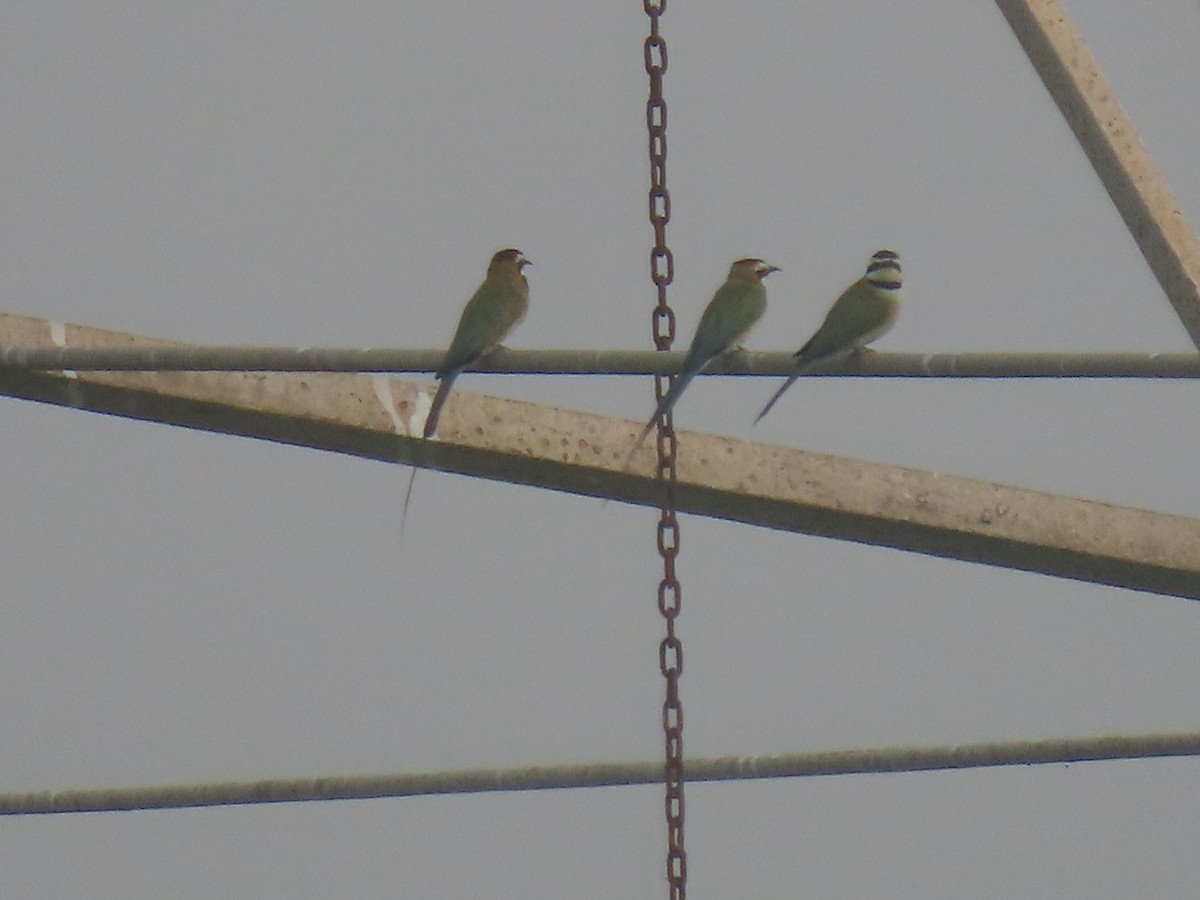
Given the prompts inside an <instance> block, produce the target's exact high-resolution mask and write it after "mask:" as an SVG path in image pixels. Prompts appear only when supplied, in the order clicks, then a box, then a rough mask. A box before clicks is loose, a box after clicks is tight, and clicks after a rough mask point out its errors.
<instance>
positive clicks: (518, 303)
mask: <svg viewBox="0 0 1200 900" xmlns="http://www.w3.org/2000/svg"><path fill="white" fill-rule="evenodd" d="M528 265H532V263H530V261H529V260H527V259H526V258H525V257H524V255H523V254H522V253H521V251H520V250H514V249H512V248H511V247H510V248H509V249H507V250H501V251H500V252H499V253H497V254H496V255H495V256H493V257H492V261H491V263H489V264H488V270H487V277H486V278H484V279H483V284H481V285H480V286H479V290H477V291H476V292H475V296H473V297H472V298H471V299H470V300H468V301H467V305H466V307H465V308H464V309H463V312H462V317H461V318H460V319H459V320H458V328H457V329H456V330H455V332H454V339H453V340H452V341H450V349H449V350H447V351H446V357H445V359H443V360H442V364H441V366H439V367H438V370H437V372H436V373H435V374H434V376H433V377H434V378H437V379H439V380H440V381H441V382H442V383H441V384H440V385H439V386H438V389H437V393H436V394H434V396H433V405H432V406H431V407H430V408H429V415H428V416H426V418H425V429H424V434H423V437H432V436H433V434H434V433H435V432H436V431H437V423H438V418H439V417H440V416H441V414H442V405H443V404H444V403H445V402H446V398H447V397H449V396H450V387H451V386H452V385H453V384H454V379H455V378H457V377H458V376H459V375H460V374H461V373H462V370H463V369H465V368H466V367H467V366H469V365H472V364H473V363H476V362H478V361H479V360H480V359H481V358H482V357H484V356H486V355H487V354H489V353H491V352H492V351H493V350H495V349H496V348H497V347H499V346H500V342H501V341H503V340H504V338H505V337H506V336H507V335H508V333H509V332H510V331H512V330H513V328H515V327H516V326H517V324H518V323H520V321H521V320H522V319H524V318H525V312H526V310H528V309H529V282H528V281H526V280H525V275H524V274H523V273H522V272H521V270H522V269H523V268H525V266H528Z"/></svg>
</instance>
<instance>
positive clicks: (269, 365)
mask: <svg viewBox="0 0 1200 900" xmlns="http://www.w3.org/2000/svg"><path fill="white" fill-rule="evenodd" d="M445 353H446V351H445V349H444V348H436V349H405V348H366V349H353V348H336V347H324V348H322V347H311V348H296V347H218V346H186V347H171V346H167V347H163V346H143V347H17V346H10V347H0V370H13V371H15V370H30V371H63V370H70V371H78V372H151V371H158V372H184V371H197V372H394V373H400V372H413V373H430V372H434V371H436V369H437V368H438V366H440V365H441V363H442V360H443V358H444V357H445ZM683 357H684V353H683V351H658V350H509V349H502V350H497V351H496V352H494V353H492V354H490V355H489V356H487V357H485V358H484V359H482V360H480V361H479V362H478V363H476V364H475V365H474V366H472V367H471V368H470V369H468V371H471V372H485V373H490V374H496V375H670V374H674V373H676V372H678V371H679V369H680V367H681V366H682V364H683ZM794 369H795V356H794V354H793V353H791V352H787V351H741V352H736V353H732V354H730V355H728V356H726V357H724V358H722V359H719V360H716V361H714V362H713V364H711V365H710V366H709V367H708V369H707V370H706V372H704V373H702V374H710V375H746V376H773V377H785V376H787V375H790V374H791V373H792V372H793V371H794ZM806 374H811V375H814V376H841V377H878V376H884V377H888V378H1200V353H878V352H866V353H863V354H861V355H859V356H856V357H852V358H850V359H848V360H846V361H844V362H840V363H832V364H829V363H826V364H824V365H818V366H815V367H814V368H813V369H812V371H811V373H806Z"/></svg>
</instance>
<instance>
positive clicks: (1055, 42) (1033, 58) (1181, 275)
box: [996, 0, 1200, 347]
mask: <svg viewBox="0 0 1200 900" xmlns="http://www.w3.org/2000/svg"><path fill="white" fill-rule="evenodd" d="M996 6H998V7H999V8H1000V12H1001V13H1003V14H1004V17H1005V19H1007V20H1008V24H1009V26H1010V27H1011V28H1012V30H1013V34H1015V35H1016V36H1017V40H1018V41H1019V42H1020V44H1021V47H1022V48H1023V49H1024V50H1025V53H1026V55H1027V56H1028V57H1029V61H1030V62H1031V63H1033V67H1034V69H1036V70H1037V73H1038V76H1039V77H1040V78H1041V79H1042V83H1043V84H1045V86H1046V90H1048V91H1049V92H1050V96H1051V97H1053V98H1054V102H1055V103H1056V104H1058V108H1059V111H1060V112H1061V113H1062V114H1063V118H1065V119H1066V120H1067V125H1069V126H1070V128H1071V131H1073V132H1074V133H1075V138H1076V139H1077V140H1078V141H1079V144H1080V146H1081V147H1083V152H1084V153H1085V154H1087V158H1088V160H1090V161H1091V164H1092V168H1094V169H1095V170H1096V174H1097V175H1099V176H1100V181H1101V182H1103V184H1104V188H1105V190H1107V191H1108V196H1109V197H1111V198H1112V201H1113V204H1114V205H1115V206H1116V207H1117V211H1118V212H1119V213H1120V214H1121V218H1122V219H1124V220H1125V226H1126V227H1127V228H1128V229H1129V233H1130V234H1132V235H1133V239H1134V240H1135V241H1136V242H1137V245H1138V248H1139V249H1140V250H1141V251H1142V255H1143V256H1144V257H1145V258H1146V262H1147V263H1149V265H1150V269H1151V271H1152V272H1154V277H1155V278H1157V279H1158V283H1159V284H1160V285H1161V286H1162V289H1163V291H1164V292H1165V293H1166V295H1167V299H1168V300H1170V301H1171V305H1172V306H1173V307H1175V312H1176V314H1178V316H1179V318H1180V320H1181V321H1182V322H1183V325H1184V327H1185V328H1186V329H1187V332H1188V334H1189V335H1190V336H1191V338H1192V343H1193V344H1195V345H1196V346H1197V347H1200V240H1198V239H1197V237H1196V232H1195V230H1194V229H1193V228H1192V226H1191V225H1189V224H1188V220H1187V218H1186V217H1185V216H1184V214H1183V210H1182V209H1181V208H1180V206H1179V201H1178V200H1176V199H1175V196H1174V195H1173V194H1172V193H1171V189H1170V187H1168V186H1167V182H1166V179H1165V178H1163V175H1162V172H1160V171H1159V170H1158V167H1157V166H1156V165H1155V164H1154V160H1152V159H1151V158H1150V154H1149V153H1148V152H1147V151H1146V147H1145V145H1144V144H1143V143H1142V141H1141V139H1140V138H1139V137H1138V136H1137V132H1136V131H1135V130H1134V128H1133V123H1132V122H1131V121H1130V119H1129V116H1128V115H1126V113H1125V110H1124V109H1122V107H1121V104H1120V103H1118V102H1117V99H1116V96H1115V95H1114V94H1113V90H1112V86H1111V85H1110V84H1109V83H1108V81H1107V80H1105V78H1104V75H1103V74H1101V72H1100V68H1099V66H1097V64H1096V59H1095V57H1094V56H1092V52H1091V50H1089V49H1088V47H1087V44H1085V43H1084V42H1083V38H1082V37H1081V36H1080V34H1079V32H1078V30H1076V28H1075V25H1074V23H1072V22H1071V19H1070V18H1069V17H1068V16H1067V12H1066V9H1065V8H1064V6H1063V4H1062V2H1061V0H996Z"/></svg>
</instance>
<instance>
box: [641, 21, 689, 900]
mask: <svg viewBox="0 0 1200 900" xmlns="http://www.w3.org/2000/svg"><path fill="white" fill-rule="evenodd" d="M666 7H667V0H657V2H655V0H642V8H643V9H644V10H645V11H646V15H647V16H649V17H650V36H649V37H647V38H646V41H645V43H644V44H643V46H642V56H643V59H644V61H645V64H646V74H647V75H649V76H650V99H649V100H647V101H646V130H647V131H648V132H649V136H650V141H649V150H650V197H649V207H650V225H651V226H652V227H653V228H654V249H653V250H652V251H651V252H650V276H651V278H652V279H653V281H654V287H655V289H656V290H657V293H658V303H657V305H656V306H655V307H654V313H653V315H652V316H651V321H650V329H651V333H652V335H653V337H654V347H655V349H656V350H670V349H671V345H672V344H673V343H674V342H675V311H674V310H673V309H671V306H670V304H669V303H668V302H667V286H668V285H669V284H670V283H671V282H672V281H674V280H675V257H674V256H673V255H672V253H671V248H670V247H668V246H667V222H669V221H670V219H671V194H670V192H669V191H668V190H667V101H666V100H664V99H663V93H662V86H663V74H664V73H665V72H666V71H667V42H666V40H665V39H664V38H663V37H662V35H661V34H660V33H659V17H660V16H661V15H662V14H663V12H665V11H666ZM670 386H671V378H670V376H667V375H657V376H655V379H654V396H655V399H656V400H661V399H662V398H663V395H664V394H665V393H666V392H667V391H668V390H669V389H670ZM656 447H657V450H658V469H657V473H658V480H659V483H660V484H661V485H662V486H663V500H662V506H661V508H660V511H659V520H658V552H659V555H660V556H662V561H663V577H662V581H661V582H659V585H658V611H659V612H660V613H662V616H663V619H664V620H665V621H666V626H667V636H666V637H664V638H663V639H662V641H661V642H660V643H659V645H658V666H659V669H660V670H661V671H662V675H663V678H664V679H666V699H665V700H664V701H663V708H662V725H663V736H664V738H665V749H666V767H665V769H664V774H663V781H664V783H665V785H666V800H665V806H666V816H667V883H668V885H669V886H670V892H669V896H670V898H671V900H684V898H685V897H686V896H687V854H686V853H685V852H684V849H683V704H682V703H681V702H680V700H679V677H680V676H681V675H682V674H683V643H682V642H681V641H680V640H679V638H678V637H677V636H676V635H675V618H676V617H677V616H678V615H679V610H680V605H681V603H682V592H681V590H680V587H679V580H678V579H677V578H676V577H675V557H676V556H677V555H678V554H679V521H678V519H676V517H675V480H676V474H675V452H676V441H675V425H674V421H673V418H672V415H671V413H667V414H666V415H664V416H663V417H662V418H661V419H660V420H659V422H658V433H657V441H656Z"/></svg>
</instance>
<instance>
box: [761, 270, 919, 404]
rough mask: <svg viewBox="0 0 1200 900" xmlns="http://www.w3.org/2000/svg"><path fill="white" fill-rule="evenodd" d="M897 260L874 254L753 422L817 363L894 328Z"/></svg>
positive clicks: (899, 294) (898, 286) (898, 289)
mask: <svg viewBox="0 0 1200 900" xmlns="http://www.w3.org/2000/svg"><path fill="white" fill-rule="evenodd" d="M902 296H903V295H902V291H901V284H900V257H899V255H897V254H896V253H894V252H893V251H891V250H876V251H875V254H874V256H872V257H871V261H870V263H868V264H867V274H866V275H864V276H863V277H862V278H860V279H858V281H856V282H854V284H852V285H850V287H848V288H846V290H845V291H844V292H843V293H842V295H841V296H840V297H838V298H837V300H835V301H834V303H833V306H831V307H830V308H829V312H828V313H827V314H826V315H825V321H824V322H822V323H821V327H820V328H818V329H817V333H816V334H814V335H813V336H812V337H811V338H809V340H808V343H807V344H805V345H804V346H803V347H801V348H800V349H799V350H797V351H796V359H797V361H798V362H797V368H796V371H794V372H793V373H792V374H791V375H789V376H788V380H787V381H785V382H784V383H783V386H782V387H781V388H780V389H779V390H777V391H776V392H775V396H773V397H772V398H771V399H770V400H769V401H768V402H767V405H766V406H764V407H763V409H762V412H760V413H759V414H758V417H757V418H756V419H755V420H754V424H756V425H757V424H758V422H759V420H761V419H762V417H763V416H765V415H766V414H767V413H768V412H770V411H771V407H772V406H774V405H775V401H776V400H778V399H779V398H780V397H782V396H783V392H784V391H786V390H787V389H788V388H790V387H791V386H792V384H793V383H794V382H795V381H796V379H797V378H799V377H800V376H801V375H803V374H804V373H805V372H807V371H808V370H809V369H811V368H812V367H813V366H815V365H816V364H817V363H821V362H829V361H834V360H842V359H845V358H846V357H848V356H850V355H851V354H853V353H857V352H859V351H861V350H862V349H863V348H864V347H866V345H867V344H869V343H871V341H873V340H875V339H876V338H878V337H880V336H881V335H883V334H884V332H886V331H887V330H888V329H889V328H891V327H892V325H893V324H895V321H896V316H897V315H899V313H900V301H901V298H902Z"/></svg>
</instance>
